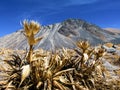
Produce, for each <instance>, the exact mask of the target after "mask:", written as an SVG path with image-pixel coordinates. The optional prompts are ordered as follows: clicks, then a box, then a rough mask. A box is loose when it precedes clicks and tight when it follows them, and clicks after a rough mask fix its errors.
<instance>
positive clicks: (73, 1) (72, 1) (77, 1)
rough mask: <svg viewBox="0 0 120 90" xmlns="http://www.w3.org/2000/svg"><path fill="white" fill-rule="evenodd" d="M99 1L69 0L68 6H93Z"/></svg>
mask: <svg viewBox="0 0 120 90" xmlns="http://www.w3.org/2000/svg"><path fill="white" fill-rule="evenodd" d="M97 1H99V0H69V2H68V3H67V4H66V5H84V4H92V3H95V2H97Z"/></svg>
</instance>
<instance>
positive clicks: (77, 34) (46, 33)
mask: <svg viewBox="0 0 120 90" xmlns="http://www.w3.org/2000/svg"><path fill="white" fill-rule="evenodd" d="M40 36H43V37H44V38H43V39H42V40H41V42H39V43H38V44H37V45H36V46H35V48H43V49H45V50H53V51H54V50H55V49H59V48H63V47H65V48H75V47H76V45H75V43H76V42H77V41H79V40H87V41H89V42H90V43H91V44H92V45H97V44H101V43H105V42H113V43H120V35H117V36H116V34H114V33H112V32H109V31H106V30H103V29H101V28H100V27H99V26H96V25H94V24H91V23H88V22H86V21H85V20H81V19H72V18H70V19H67V20H65V21H63V22H61V23H56V24H51V25H48V26H41V30H40V32H39V33H38V34H37V35H36V37H40ZM118 40H119V41H118ZM0 47H3V48H13V49H26V48H28V45H27V41H26V38H25V36H24V35H23V34H22V33H21V31H18V32H14V33H12V34H9V35H7V36H4V37H1V38H0Z"/></svg>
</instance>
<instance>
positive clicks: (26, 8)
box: [0, 0, 120, 36]
mask: <svg viewBox="0 0 120 90" xmlns="http://www.w3.org/2000/svg"><path fill="white" fill-rule="evenodd" d="M68 18H80V19H83V20H86V21H88V22H90V23H94V24H96V25H98V26H100V27H102V28H105V27H112V28H120V0H0V36H3V35H6V34H9V33H12V32H15V31H17V30H19V29H21V28H22V26H21V25H20V22H21V21H23V20H24V19H28V20H36V21H38V22H40V23H41V24H42V25H48V24H52V23H56V22H61V21H63V20H65V19H68Z"/></svg>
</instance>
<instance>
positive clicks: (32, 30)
mask: <svg viewBox="0 0 120 90" xmlns="http://www.w3.org/2000/svg"><path fill="white" fill-rule="evenodd" d="M23 27H24V31H25V33H24V34H25V36H26V38H27V40H28V44H29V47H30V49H29V53H28V57H27V60H28V63H30V62H31V61H32V60H31V59H32V53H33V46H34V45H35V44H37V43H38V42H39V41H40V40H41V39H42V37H39V38H35V35H36V34H37V33H38V32H39V30H40V25H39V23H38V22H35V21H31V22H28V21H27V20H24V21H23Z"/></svg>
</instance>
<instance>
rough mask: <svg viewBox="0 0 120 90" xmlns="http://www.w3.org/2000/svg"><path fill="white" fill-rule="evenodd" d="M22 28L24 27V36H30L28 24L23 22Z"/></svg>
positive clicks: (25, 21)
mask: <svg viewBox="0 0 120 90" xmlns="http://www.w3.org/2000/svg"><path fill="white" fill-rule="evenodd" d="M23 27H24V31H25V35H26V36H27V37H30V36H31V34H32V31H31V30H30V27H29V23H28V21H27V20H24V21H23Z"/></svg>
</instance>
